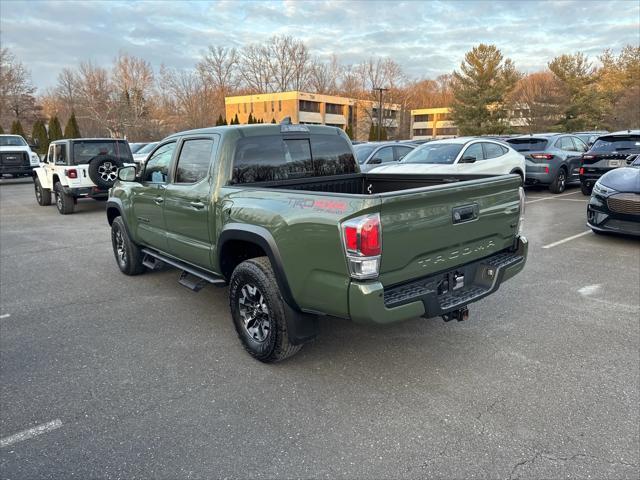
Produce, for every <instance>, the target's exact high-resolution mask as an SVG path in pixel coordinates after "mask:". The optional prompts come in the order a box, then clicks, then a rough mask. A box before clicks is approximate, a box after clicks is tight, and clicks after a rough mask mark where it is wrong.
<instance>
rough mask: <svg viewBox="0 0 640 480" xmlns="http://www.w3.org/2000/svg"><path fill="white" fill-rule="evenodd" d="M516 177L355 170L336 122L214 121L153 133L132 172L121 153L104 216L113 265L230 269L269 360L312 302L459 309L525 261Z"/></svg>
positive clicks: (286, 343)
mask: <svg viewBox="0 0 640 480" xmlns="http://www.w3.org/2000/svg"><path fill="white" fill-rule="evenodd" d="M521 183H522V180H521V177H520V176H519V175H516V174H513V175H501V176H482V175H466V176H465V175H454V174H447V175H446V176H444V175H428V174H421V175H392V174H367V173H361V172H359V170H358V164H357V162H356V160H355V158H354V155H353V151H352V148H351V143H350V141H349V139H348V137H347V136H346V135H345V133H344V132H343V131H342V130H340V129H339V128H336V127H326V126H312V125H291V124H282V125H251V126H227V127H215V128H207V129H200V130H192V131H188V132H182V133H178V134H175V135H172V136H170V137H168V138H166V139H165V140H163V141H162V142H160V143H159V144H158V146H157V147H156V148H155V149H154V150H153V151H152V152H151V153H150V154H149V158H148V160H147V161H146V163H145V165H144V168H143V169H142V171H140V172H137V171H136V168H135V167H124V168H121V169H120V170H119V171H118V180H117V181H116V183H115V184H114V186H113V187H112V188H111V189H110V194H109V198H108V200H107V219H108V222H109V224H110V225H111V239H112V244H113V251H114V255H115V260H116V262H117V265H118V267H119V268H120V270H121V271H122V272H123V273H125V274H127V275H136V274H139V273H142V272H144V271H145V270H149V269H151V270H153V269H156V268H159V267H161V266H163V265H168V266H173V267H177V268H178V269H180V270H181V271H182V272H181V275H180V283H181V284H182V285H184V286H186V287H188V288H191V289H192V290H194V291H197V290H199V289H201V288H202V287H203V286H204V285H206V284H218V285H227V284H228V285H229V305H230V310H231V317H232V320H233V323H234V326H235V329H236V331H237V333H238V336H239V338H240V340H241V342H242V344H243V346H244V347H245V349H246V350H247V351H248V352H249V353H250V354H251V355H252V356H253V357H255V358H257V359H258V360H260V361H263V362H274V361H278V360H282V359H284V358H286V357H288V356H290V355H292V354H294V353H296V352H297V351H298V350H299V349H300V348H301V346H302V344H304V343H305V342H307V341H309V340H311V339H313V338H314V336H315V335H316V334H317V331H318V323H319V321H318V319H319V317H322V316H334V317H340V318H344V319H348V320H352V321H354V322H359V323H375V324H388V323H392V322H398V321H402V320H407V319H411V318H417V317H420V316H423V317H427V318H428V317H435V316H442V317H443V318H444V319H445V320H451V319H457V320H464V319H466V318H467V316H468V310H467V305H468V304H469V303H471V302H475V301H477V300H479V299H481V298H483V297H485V296H487V295H489V294H491V293H493V292H495V291H496V290H497V289H498V287H499V286H500V284H501V283H502V282H504V281H505V280H507V279H509V278H511V277H513V276H514V275H515V274H517V273H518V272H520V271H521V270H522V268H523V267H524V265H525V261H526V257H527V245H528V244H527V240H526V239H525V238H524V237H523V236H521V235H520V228H521V225H522V220H523V218H522V215H523V209H524V193H523V190H522V188H521Z"/></svg>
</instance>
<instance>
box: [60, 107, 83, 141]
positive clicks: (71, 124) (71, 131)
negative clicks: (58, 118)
mask: <svg viewBox="0 0 640 480" xmlns="http://www.w3.org/2000/svg"><path fill="white" fill-rule="evenodd" d="M80 137H82V135H80V127H78V121H77V120H76V114H75V112H71V116H70V117H69V120H68V121H67V124H66V125H65V127H64V138H80Z"/></svg>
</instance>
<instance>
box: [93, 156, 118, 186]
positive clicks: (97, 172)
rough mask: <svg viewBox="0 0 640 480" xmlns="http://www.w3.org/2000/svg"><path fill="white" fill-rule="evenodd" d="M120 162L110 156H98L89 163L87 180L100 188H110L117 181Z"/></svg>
mask: <svg viewBox="0 0 640 480" xmlns="http://www.w3.org/2000/svg"><path fill="white" fill-rule="evenodd" d="M123 166H124V163H122V160H120V159H119V158H116V157H112V156H111V155H100V156H97V157H94V158H92V159H91V161H90V162H89V178H90V179H91V180H92V181H93V183H95V184H96V185H97V186H98V187H100V188H111V187H113V184H114V183H115V181H116V179H117V173H118V169H119V168H122V167H123Z"/></svg>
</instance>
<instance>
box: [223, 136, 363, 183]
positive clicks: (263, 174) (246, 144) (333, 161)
mask: <svg viewBox="0 0 640 480" xmlns="http://www.w3.org/2000/svg"><path fill="white" fill-rule="evenodd" d="M356 171H357V169H356V161H355V159H354V158H353V153H352V152H351V147H350V146H349V144H348V143H347V141H346V140H345V139H344V138H342V137H340V136H338V135H310V136H309V137H305V138H286V137H282V136H278V135H268V136H256V137H245V138H242V139H240V140H238V143H237V144H236V151H235V155H234V159H233V172H232V177H231V181H230V182H229V183H230V184H232V185H233V184H242V183H256V182H272V181H278V180H293V179H296V178H307V177H324V176H329V175H342V174H348V173H356Z"/></svg>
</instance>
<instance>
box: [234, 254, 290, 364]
mask: <svg viewBox="0 0 640 480" xmlns="http://www.w3.org/2000/svg"><path fill="white" fill-rule="evenodd" d="M245 287H251V288H257V292H258V294H260V297H261V298H262V299H263V303H264V304H266V307H267V310H268V321H269V329H268V333H267V335H266V338H265V339H264V340H263V341H258V340H256V339H254V337H252V335H251V334H250V333H249V331H248V328H247V327H245V322H244V319H243V317H242V315H241V305H240V300H241V299H243V295H244V293H243V288H245ZM229 307H230V308H231V317H232V319H233V325H234V327H235V329H236V332H237V334H238V337H239V338H240V341H241V342H242V345H243V346H244V348H245V350H246V351H247V352H249V354H250V355H251V356H252V357H254V358H255V359H257V360H260V361H261V362H264V363H273V362H279V361H281V360H284V359H285V358H288V357H290V356H292V355H294V354H295V353H297V352H298V351H299V350H300V349H301V348H302V345H292V344H291V343H290V341H289V336H288V334H287V319H286V316H285V306H284V300H283V299H282V295H281V294H280V290H279V289H278V283H277V282H276V278H275V275H274V273H273V267H272V266H271V262H270V261H269V259H268V258H267V257H257V258H252V259H250V260H246V261H244V262H242V263H241V264H240V265H238V266H237V267H236V269H235V270H234V271H233V274H232V275H231V281H230V283H229Z"/></svg>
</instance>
